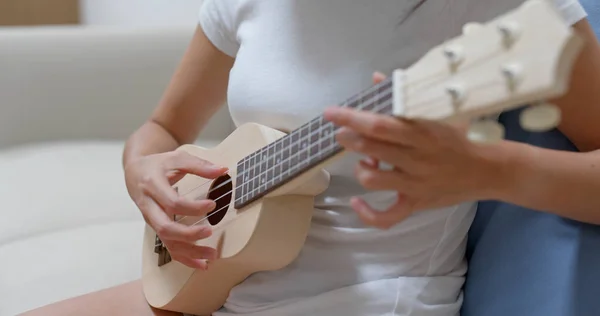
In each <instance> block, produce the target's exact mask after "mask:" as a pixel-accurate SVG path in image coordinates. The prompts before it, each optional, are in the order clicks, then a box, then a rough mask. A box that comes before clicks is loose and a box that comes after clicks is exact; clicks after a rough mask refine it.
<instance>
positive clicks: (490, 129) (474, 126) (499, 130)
mask: <svg viewBox="0 0 600 316" xmlns="http://www.w3.org/2000/svg"><path fill="white" fill-rule="evenodd" d="M467 138H468V139H469V140H471V141H472V142H477V143H494V142H497V141H500V140H502V139H503V138H504V126H502V125H501V124H500V123H498V122H496V121H492V120H483V121H477V122H473V123H471V125H470V126H469V130H468V131H467Z"/></svg>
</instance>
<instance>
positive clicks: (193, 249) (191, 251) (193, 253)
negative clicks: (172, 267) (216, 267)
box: [167, 241, 217, 260]
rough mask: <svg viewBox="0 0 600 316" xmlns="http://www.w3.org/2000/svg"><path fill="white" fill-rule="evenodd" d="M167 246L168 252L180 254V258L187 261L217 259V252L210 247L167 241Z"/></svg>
mask: <svg viewBox="0 0 600 316" xmlns="http://www.w3.org/2000/svg"><path fill="white" fill-rule="evenodd" d="M167 246H168V247H167V248H168V249H169V252H171V253H176V254H180V255H181V256H183V257H187V258H189V259H205V260H215V259H217V250H216V249H214V248H211V247H206V246H198V245H196V244H194V243H187V242H181V241H169V243H167Z"/></svg>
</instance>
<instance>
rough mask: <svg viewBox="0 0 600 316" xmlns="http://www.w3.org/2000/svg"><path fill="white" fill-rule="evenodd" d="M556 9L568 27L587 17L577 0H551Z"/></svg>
mask: <svg viewBox="0 0 600 316" xmlns="http://www.w3.org/2000/svg"><path fill="white" fill-rule="evenodd" d="M553 1H554V4H555V5H556V8H558V11H559V12H560V13H561V15H562V16H563V18H564V19H565V20H566V21H567V23H568V24H569V25H573V24H575V23H577V22H579V21H580V20H581V19H583V18H585V17H586V16H587V13H586V12H585V9H584V8H583V6H582V5H581V3H579V1H578V0H553Z"/></svg>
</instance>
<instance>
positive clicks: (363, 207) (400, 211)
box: [351, 196, 412, 229]
mask: <svg viewBox="0 0 600 316" xmlns="http://www.w3.org/2000/svg"><path fill="white" fill-rule="evenodd" d="M404 201H405V199H403V198H401V196H399V197H398V201H397V202H396V204H394V205H392V206H391V207H390V208H388V209H387V210H384V211H379V210H375V209H373V208H371V206H369V205H368V204H367V203H366V202H365V201H364V200H362V199H360V198H353V199H352V200H351V205H352V208H353V209H354V210H355V211H356V212H357V214H358V216H359V217H360V219H361V220H362V221H363V222H364V223H365V224H367V225H369V226H373V227H377V228H382V229H389V228H391V227H392V226H394V225H396V224H398V223H400V222H402V221H404V220H405V219H406V218H408V217H409V216H410V215H411V214H412V211H411V209H410V208H409V207H408V204H407V203H405V202H404Z"/></svg>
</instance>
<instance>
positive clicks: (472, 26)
mask: <svg viewBox="0 0 600 316" xmlns="http://www.w3.org/2000/svg"><path fill="white" fill-rule="evenodd" d="M481 28H482V25H481V23H476V22H469V23H467V24H465V25H464V26H463V28H462V32H463V34H465V35H469V34H472V33H473V32H476V31H478V30H480V29H481Z"/></svg>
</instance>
